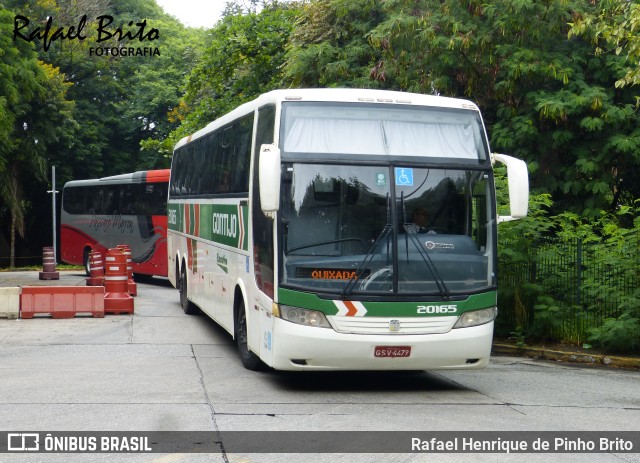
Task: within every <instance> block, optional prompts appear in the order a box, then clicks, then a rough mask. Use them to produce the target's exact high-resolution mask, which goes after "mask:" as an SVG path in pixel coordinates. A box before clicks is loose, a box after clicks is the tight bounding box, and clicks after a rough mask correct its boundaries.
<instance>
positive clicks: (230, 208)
mask: <svg viewBox="0 0 640 463" xmlns="http://www.w3.org/2000/svg"><path fill="white" fill-rule="evenodd" d="M185 208H186V214H185ZM238 209H240V213H238ZM248 209H249V208H248V206H247V205H246V204H243V205H241V206H238V205H237V204H199V205H197V207H196V204H169V205H168V207H167V211H168V227H169V230H173V231H177V232H181V233H185V234H187V235H191V236H196V232H197V237H198V238H201V239H203V240H207V241H212V242H214V243H219V244H224V245H227V246H231V247H234V248H237V249H242V250H245V251H246V250H248V249H249V239H248V233H247V228H248V223H247V222H248V216H249V211H248ZM196 211H197V212H198V213H196ZM187 214H188V215H187ZM185 222H186V223H185ZM187 228H188V229H187Z"/></svg>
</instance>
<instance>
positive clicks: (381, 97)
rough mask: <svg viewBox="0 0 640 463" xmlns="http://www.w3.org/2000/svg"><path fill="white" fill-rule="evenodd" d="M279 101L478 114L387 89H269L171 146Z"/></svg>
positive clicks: (460, 102)
mask: <svg viewBox="0 0 640 463" xmlns="http://www.w3.org/2000/svg"><path fill="white" fill-rule="evenodd" d="M283 101H318V102H344V103H350V102H352V103H380V104H398V105H412V106H429V107H439V108H456V109H468V110H472V111H479V109H478V106H477V105H476V104H475V103H473V102H472V101H469V100H464V99H459V98H449V97H443V96H435V95H423V94H419V93H407V92H398V91H391V90H372V89H358V88H312V89H309V88H307V89H300V88H298V89H296V88H293V89H284V90H273V91H271V92H268V93H264V94H262V95H260V96H259V97H258V98H256V99H255V100H253V101H250V102H248V103H245V104H243V105H241V106H239V107H238V108H236V109H234V110H233V111H231V112H229V113H227V114H225V115H224V116H222V117H220V118H219V119H216V120H215V121H213V122H210V123H209V124H208V125H207V126H206V127H204V128H202V129H200V130H198V131H197V132H195V133H194V134H192V135H190V136H188V137H184V138H182V139H181V140H180V141H179V142H178V143H177V144H176V146H175V148H179V147H181V146H183V145H185V144H187V143H188V142H190V141H191V140H195V139H197V138H200V137H201V136H202V135H205V134H207V133H209V132H211V131H212V130H214V129H216V128H218V127H221V126H223V125H226V124H228V123H229V122H231V121H233V120H234V119H236V118H237V117H240V116H242V115H245V114H248V113H250V112H252V111H254V110H255V109H257V108H260V107H261V106H264V105H266V104H277V103H281V102H283Z"/></svg>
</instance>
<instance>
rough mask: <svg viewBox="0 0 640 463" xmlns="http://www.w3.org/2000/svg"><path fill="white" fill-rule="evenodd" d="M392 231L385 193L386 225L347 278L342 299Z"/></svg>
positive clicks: (388, 199) (388, 198)
mask: <svg viewBox="0 0 640 463" xmlns="http://www.w3.org/2000/svg"><path fill="white" fill-rule="evenodd" d="M392 230H393V225H392V224H391V201H390V197H389V193H387V223H386V224H385V226H384V228H383V229H382V231H381V232H380V235H378V237H377V238H376V240H375V241H374V242H373V245H372V246H371V248H370V249H369V251H368V252H367V255H366V256H364V259H362V261H361V262H360V265H358V268H357V269H356V271H355V272H354V273H353V275H351V278H349V281H347V284H346V285H345V287H344V289H343V290H342V297H345V296H347V295H349V294H351V293H352V292H353V289H354V288H355V286H356V283H357V282H358V281H359V280H360V277H362V275H363V274H364V272H365V270H366V269H367V265H369V263H370V262H371V260H372V259H373V256H375V254H376V251H377V250H378V247H379V246H380V243H382V242H383V241H384V240H385V239H386V237H387V236H388V235H389V233H391V231H392Z"/></svg>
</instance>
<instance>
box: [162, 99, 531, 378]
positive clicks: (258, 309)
mask: <svg viewBox="0 0 640 463" xmlns="http://www.w3.org/2000/svg"><path fill="white" fill-rule="evenodd" d="M496 160H498V161H500V162H503V163H505V164H506V165H507V171H508V176H509V182H508V183H509V195H510V197H509V202H510V215H509V216H503V217H499V216H498V215H497V209H496V196H495V188H494V177H493V169H492V165H493V163H494V162H495V161H496ZM528 195H529V193H528V176H527V169H526V165H525V163H524V162H523V161H520V160H518V159H514V158H512V157H509V156H505V155H498V154H491V152H490V150H489V145H488V140H487V136H486V132H485V129H484V125H483V122H482V118H481V115H480V111H479V110H478V107H477V106H476V105H475V104H474V103H472V102H470V101H466V100H459V99H451V98H444V97H438V96H429V95H418V94H410V93H401V92H390V91H380V90H360V89H289V90H277V91H272V92H269V93H266V94H264V95H262V96H260V97H259V98H257V99H256V100H254V101H252V102H249V103H246V104H244V105H242V106H240V107H238V108H237V109H235V110H233V111H232V112H230V113H229V114H227V115H225V116H223V117H221V118H220V119H218V120H216V121H214V122H212V123H210V124H209V125H207V126H206V127H205V128H203V129H202V130H200V131H198V132H196V133H194V134H193V135H191V136H189V137H188V138H185V139H183V140H181V141H180V142H179V143H178V144H177V145H176V147H175V151H174V154H173V161H172V166H171V180H170V186H169V200H168V258H169V279H170V280H171V282H172V283H173V284H174V286H176V287H177V288H178V289H179V291H180V301H181V304H182V308H183V309H184V311H185V312H187V313H194V312H197V311H199V310H201V311H202V312H204V313H205V314H206V315H208V316H209V317H211V318H212V319H213V320H215V322H217V323H218V324H219V325H221V326H222V327H223V328H224V329H225V330H227V331H228V332H229V333H230V334H231V336H233V337H234V338H235V339H236V341H237V345H238V349H239V352H240V358H241V360H242V363H243V364H244V366H245V367H247V368H249V369H259V368H263V367H265V366H269V367H273V368H275V369H279V370H426V369H445V368H461V369H473V368H482V367H485V366H486V365H487V363H488V361H489V354H490V351H491V342H492V337H493V325H494V319H495V317H496V315H497V307H496V261H497V260H496V252H497V249H496V243H497V238H496V236H497V223H498V222H500V221H504V220H511V219H516V218H520V217H524V216H526V213H527V202H528Z"/></svg>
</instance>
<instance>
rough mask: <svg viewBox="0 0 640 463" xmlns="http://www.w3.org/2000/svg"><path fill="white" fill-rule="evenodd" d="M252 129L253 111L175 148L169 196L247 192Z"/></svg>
mask: <svg viewBox="0 0 640 463" xmlns="http://www.w3.org/2000/svg"><path fill="white" fill-rule="evenodd" d="M252 130H253V113H252V114H250V115H248V116H245V117H243V118H241V119H238V120H237V121H235V122H233V123H232V124H229V125H227V126H225V127H222V128H220V129H219V130H217V131H215V132H212V133H209V134H206V135H204V136H202V137H201V138H199V139H197V140H194V141H193V142H191V143H189V144H187V145H185V146H183V147H181V148H179V149H177V150H176V151H175V153H174V155H173V165H172V174H171V186H170V188H169V191H170V196H171V197H172V198H175V197H180V196H184V197H196V196H208V195H224V194H242V193H247V192H248V191H249V159H250V158H251V135H252Z"/></svg>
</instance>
